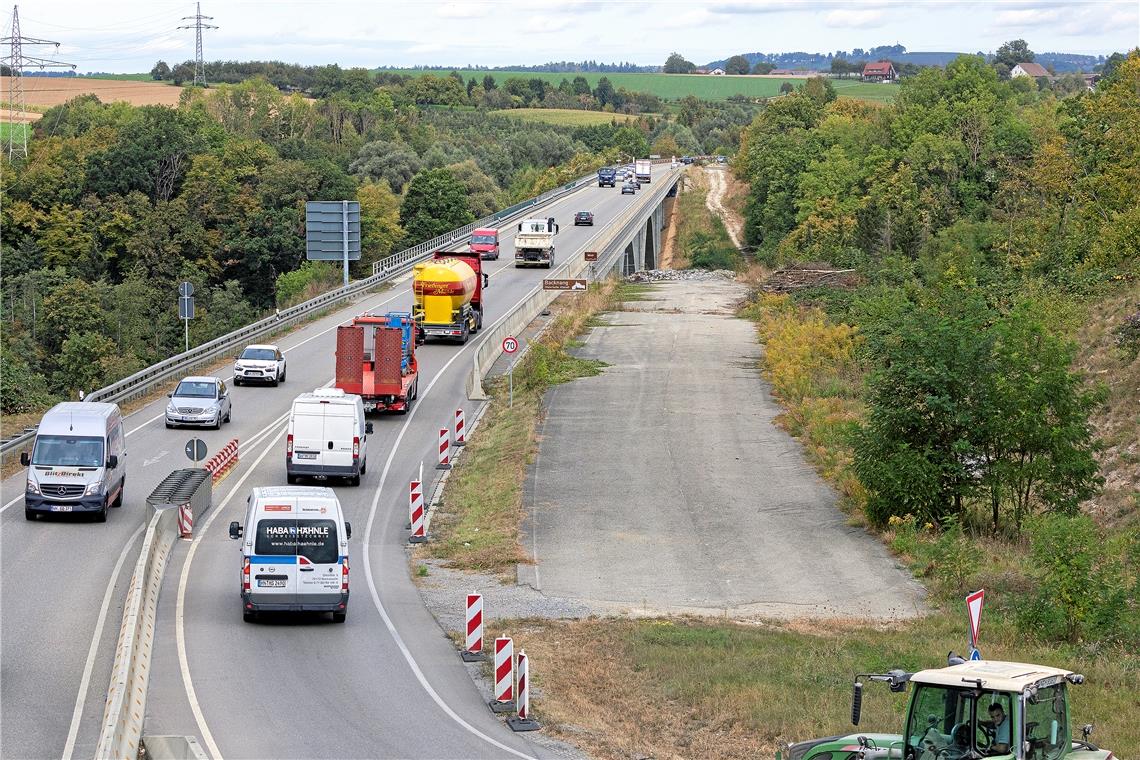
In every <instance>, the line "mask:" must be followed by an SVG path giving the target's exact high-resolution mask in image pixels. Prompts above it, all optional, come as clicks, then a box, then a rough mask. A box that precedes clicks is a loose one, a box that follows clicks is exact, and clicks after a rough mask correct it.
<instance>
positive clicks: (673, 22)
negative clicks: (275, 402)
mask: <svg viewBox="0 0 1140 760" xmlns="http://www.w3.org/2000/svg"><path fill="white" fill-rule="evenodd" d="M711 16H712V14H711V13H709V11H707V10H706V9H704V8H693V9H692V10H688V11H685V12H684V13H678V14H676V15H672V14H670V15H667V16H665V17H663V18H659V19H658V20H654V21H650V22H648V23H647V25H648V26H649V27H651V28H653V29H691V28H693V27H695V26H697V25H699V24H703V23H705V22H707V21H709V19H710V18H711Z"/></svg>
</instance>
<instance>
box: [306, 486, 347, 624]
mask: <svg viewBox="0 0 1140 760" xmlns="http://www.w3.org/2000/svg"><path fill="white" fill-rule="evenodd" d="M309 511H311V512H313V513H317V512H318V510H317V509H315V508H314V509H311V510H309ZM340 541H341V538H340V535H339V534H338V532H337V524H336V520H334V519H331V518H330V517H328V516H326V517H321V516H319V514H314V515H312V516H306V515H305V514H304V512H302V515H301V516H299V517H298V519H297V603H298V605H299V606H301V607H306V606H309V605H320V606H322V607H323V608H325V609H327V608H328V607H329V606H330V605H336V604H338V603H339V602H340V601H341V583H342V581H343V579H342V577H341V575H342V572H343V571H342V569H341V563H342V562H345V561H347V559H348V558H347V556H342V555H341V553H340Z"/></svg>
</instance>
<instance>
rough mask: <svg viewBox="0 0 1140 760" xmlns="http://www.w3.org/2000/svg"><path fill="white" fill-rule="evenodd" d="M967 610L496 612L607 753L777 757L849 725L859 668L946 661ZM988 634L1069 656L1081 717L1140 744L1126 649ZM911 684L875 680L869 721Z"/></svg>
mask: <svg viewBox="0 0 1140 760" xmlns="http://www.w3.org/2000/svg"><path fill="white" fill-rule="evenodd" d="M961 617H962V615H954V614H947V613H940V614H936V615H932V616H928V617H925V618H921V619H917V620H915V621H912V622H909V623H907V624H905V625H901V624H869V623H866V622H864V621H858V620H803V621H797V622H794V623H786V624H783V623H775V622H773V623H767V624H761V625H743V624H735V623H719V622H709V621H704V620H695V619H674V620H660V619H656V620H644V619H643V620H636V621H634V620H586V621H580V622H552V621H535V620H521V621H513V622H509V623H504V624H502V626H501V628H502V629H503V630H506V631H509V632H510V634H511V635H512V636H513V637H514V638H515V646H516V647H522V648H525V649H526V650H527V654H528V656H529V657H530V658H531V666H532V683H533V684H534V692H533V694H532V699H533V704H532V708H533V710H534V712H535V714H536V716H537V718H538V720H539V721H541V722H542V723H543V725H544V728H545V730H547V731H548V732H550V733H552V734H554V735H556V736H558V737H560V738H563V739H565V740H567V741H570V742H573V743H575V744H577V745H579V746H581V747H582V748H584V749H585V750H587V751H588V752H589V753H590V754H591V755H592V756H594V757H599V758H615V760H616V759H617V758H621V759H623V760H624V759H626V758H631V757H653V758H693V757H701V758H708V759H709V760H716V759H720V758H726V759H727V758H755V757H771V756H772V754H773V753H774V751H775V749H776V747H777V745H778V743H779V742H780V741H795V740H801V739H807V738H812V737H817V736H824V735H830V734H839V733H845V732H848V731H854V729H853V728H852V727H851V725H850V723H849V714H850V713H849V705H850V693H851V680H852V676H853V674H854V673H856V672H867V671H869V670H870V671H876V672H883V671H885V670H888V669H890V668H894V667H901V668H904V669H908V670H917V669H920V668H924V667H938V666H940V665H942V664H944V659H943V658H944V657H945V653H946V652H947V651H949V650H951V649H960V648H961V645H962V636H963V633H962V628H963V621H962V620H961V619H960V618H961ZM983 645H984V648H985V651H986V654H987V656H989V657H991V658H994V659H1018V660H1023V661H1029V662H1039V663H1042V664H1052V665H1057V666H1068V667H1073V668H1075V669H1077V670H1081V671H1082V672H1084V673H1085V675H1086V676H1088V679H1089V680H1088V683H1087V684H1086V685H1084V686H1082V687H1081V688H1079V689H1074V695H1073V719H1074V721H1075V722H1076V723H1077V724H1078V725H1079V724H1080V723H1081V722H1085V721H1092V720H1095V721H1096V724H1097V734H1096V736H1097V741H1098V742H1103V743H1104V745H1105V746H1108V747H1111V748H1112V749H1114V750H1115V752H1116V754H1117V756H1118V757H1134V756H1136V755H1137V754H1138V752H1140V726H1138V725H1136V721H1134V720H1132V716H1134V715H1135V708H1136V705H1135V694H1136V693H1137V691H1138V690H1140V675H1138V673H1140V671H1138V668H1137V666H1138V665H1140V661H1138V660H1137V659H1136V657H1135V655H1126V654H1125V653H1124V652H1118V653H1115V656H1113V657H1106V656H1102V657H1100V658H1098V659H1097V660H1096V661H1095V662H1093V663H1088V662H1081V661H1080V658H1079V657H1078V656H1077V655H1075V654H1073V653H1060V652H1057V651H1056V650H1053V649H1049V648H1040V647H1034V646H1032V645H1028V646H1027V645H1026V644H1025V642H1024V641H1023V639H1022V637H1020V636H1018V635H1017V634H1016V633H1015V632H1014V631H1012V630H1011V629H1009V628H1008V627H1004V626H1001V625H999V624H997V623H992V624H989V625H987V628H986V630H985V634H984V639H983ZM905 704H906V697H905V695H893V694H890V693H889V692H888V691H887V690H886V689H885V688H883V689H878V688H876V687H875V686H871V687H868V688H867V691H866V693H865V695H864V700H863V706H864V710H863V716H864V717H863V721H862V724H861V725H862V729H863V730H864V731H887V732H890V731H900V730H901V727H902V726H901V723H902V716H903V712H904V709H905Z"/></svg>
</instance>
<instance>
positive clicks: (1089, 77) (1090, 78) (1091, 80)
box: [1082, 74, 1100, 92]
mask: <svg viewBox="0 0 1140 760" xmlns="http://www.w3.org/2000/svg"><path fill="white" fill-rule="evenodd" d="M1082 78H1083V79H1084V80H1085V87H1087V88H1088V90H1089V92H1092V91H1093V90H1095V89H1096V83H1097V82H1099V81H1100V74H1085V75H1083V77H1082Z"/></svg>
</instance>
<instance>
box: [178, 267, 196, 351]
mask: <svg viewBox="0 0 1140 760" xmlns="http://www.w3.org/2000/svg"><path fill="white" fill-rule="evenodd" d="M178 318H179V319H181V320H182V336H183V339H184V341H185V346H186V347H185V349H184V350H185V351H189V350H190V320H191V319H193V318H194V286H193V285H192V284H190V283H189V282H182V283H179V285H178Z"/></svg>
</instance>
